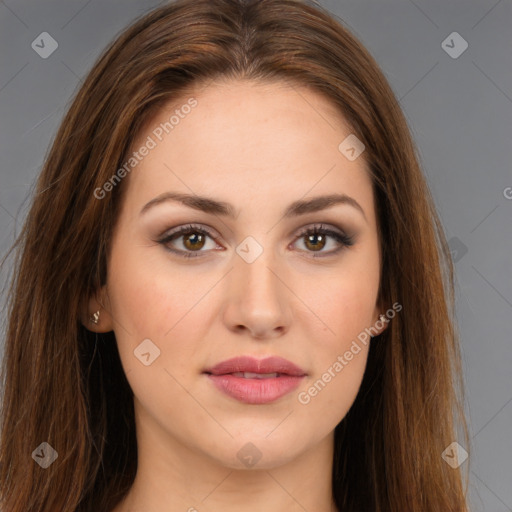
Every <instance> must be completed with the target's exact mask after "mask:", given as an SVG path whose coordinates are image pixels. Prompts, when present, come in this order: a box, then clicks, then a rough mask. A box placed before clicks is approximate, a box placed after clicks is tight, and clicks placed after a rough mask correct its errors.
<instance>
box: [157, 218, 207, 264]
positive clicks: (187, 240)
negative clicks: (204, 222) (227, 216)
mask: <svg viewBox="0 0 512 512" xmlns="http://www.w3.org/2000/svg"><path fill="white" fill-rule="evenodd" d="M180 238H182V239H183V240H182V241H181V243H180V244H178V245H181V246H182V247H183V248H184V249H185V250H181V249H176V248H172V247H171V246H169V244H172V243H174V242H176V241H177V240H179V239H180ZM207 238H210V239H212V240H214V239H215V237H214V235H213V234H212V233H211V232H210V231H209V230H208V229H206V228H205V227H201V226H194V225H193V224H190V225H187V226H181V227H179V228H178V229H175V230H174V231H171V232H170V233H167V234H166V235H165V236H164V238H162V239H160V240H158V243H159V244H162V245H164V246H165V248H166V249H167V250H168V251H170V252H173V253H175V254H178V255H179V256H182V257H184V258H195V257H197V256H200V254H199V253H201V252H205V251H202V250H201V249H203V247H205V245H206V241H207ZM213 245H214V246H215V244H213ZM212 248H213V249H214V248H215V247H211V248H210V249H212ZM194 253H196V254H194Z"/></svg>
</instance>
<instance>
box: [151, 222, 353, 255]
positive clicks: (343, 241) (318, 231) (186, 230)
mask: <svg viewBox="0 0 512 512" xmlns="http://www.w3.org/2000/svg"><path fill="white" fill-rule="evenodd" d="M194 233H199V234H202V235H207V236H209V237H210V238H211V239H212V240H214V241H216V240H215V235H214V234H213V233H212V232H210V230H208V229H207V228H206V227H204V226H197V225H194V224H188V225H186V226H181V227H180V228H178V229H176V230H175V231H173V232H171V233H168V234H167V235H165V236H164V237H163V238H161V239H160V240H157V242H158V243H159V244H161V245H163V246H164V247H165V249H166V250H168V251H169V252H172V253H174V254H177V255H178V256H180V257H183V258H197V257H200V253H201V252H205V251H201V250H199V251H181V250H176V249H171V248H170V247H168V245H167V244H168V243H169V242H172V241H173V240H175V239H178V238H180V237H181V236H183V235H190V234H194ZM309 235H327V236H330V237H332V238H334V239H335V240H336V242H338V243H339V244H340V247H339V248H338V249H335V250H333V251H330V252H327V253H326V254H314V251H304V252H310V253H312V257H313V258H324V257H326V256H333V255H335V254H338V253H339V252H340V251H341V250H343V249H344V248H346V247H351V246H352V245H354V238H353V237H352V236H349V235H346V234H345V233H340V232H338V231H334V230H332V229H329V228H328V227H325V226H324V225H323V224H318V225H314V226H312V227H309V228H307V229H305V230H304V231H302V232H301V233H300V234H299V235H297V237H296V238H295V240H294V242H296V241H297V240H300V239H301V238H303V237H306V236H309Z"/></svg>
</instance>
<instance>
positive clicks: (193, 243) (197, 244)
mask: <svg viewBox="0 0 512 512" xmlns="http://www.w3.org/2000/svg"><path fill="white" fill-rule="evenodd" d="M181 236H182V237H183V245H184V246H185V247H186V248H187V249H189V250H191V251H196V250H198V249H202V248H203V247H204V244H205V236H204V235H203V234H202V233H198V232H196V231H191V232H190V233H189V234H186V235H181Z"/></svg>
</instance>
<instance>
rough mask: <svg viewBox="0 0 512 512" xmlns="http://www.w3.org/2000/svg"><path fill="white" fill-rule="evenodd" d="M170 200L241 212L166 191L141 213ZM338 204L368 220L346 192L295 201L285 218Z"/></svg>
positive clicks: (228, 213)
mask: <svg viewBox="0 0 512 512" xmlns="http://www.w3.org/2000/svg"><path fill="white" fill-rule="evenodd" d="M168 201H175V202H178V203H181V204H183V205H184V206H187V207H189V208H193V209H194V210H199V211H202V212H205V213H210V214H213V215H220V216H223V217H231V218H236V217H238V215H239V213H240V212H237V211H236V210H235V208H234V207H233V206H232V205H231V204H229V203H226V202H224V201H217V200H215V199H212V198H209V197H203V196H198V195H195V194H184V193H179V192H164V193H163V194H161V195H159V196H157V197H155V198H154V199H152V200H151V201H149V203H147V204H146V205H144V207H143V208H142V210H141V211H140V215H143V214H144V213H146V212H147V211H148V210H149V209H151V208H153V207H154V206H156V205H159V204H162V203H165V202H168ZM337 204H347V205H349V206H352V207H354V208H355V209H356V210H358V211H359V212H360V213H361V214H362V215H363V217H364V219H365V220H366V222H368V219H367V218H366V214H365V213H364V210H363V208H362V207H361V205H360V204H359V203H358V202H357V201H356V200H355V199H354V198H353V197H350V196H347V195H346V194H329V195H324V196H318V197H313V198H311V199H301V200H298V201H294V202H293V203H291V204H290V205H289V206H288V207H287V208H286V210H285V211H284V213H283V218H292V217H298V216H299V215H305V214H307V213H314V212H319V211H322V210H325V209H327V208H330V207H332V206H335V205H337Z"/></svg>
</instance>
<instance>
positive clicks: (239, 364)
mask: <svg viewBox="0 0 512 512" xmlns="http://www.w3.org/2000/svg"><path fill="white" fill-rule="evenodd" d="M236 372H251V373H281V374H286V375H292V376H297V377H302V376H304V375H306V372H305V371H304V370H303V369H302V368H299V367H298V366H297V365H295V364H293V363H292V362H291V361H288V360H287V359H283V358H282V357H276V356H273V357H266V358H265V359H256V358H254V357H251V356H240V357H233V358H232V359H227V360H226V361H222V362H220V363H218V364H216V365H215V366H213V367H212V368H208V369H206V370H205V372H204V373H211V374H213V375H225V374H229V373H236Z"/></svg>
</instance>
